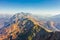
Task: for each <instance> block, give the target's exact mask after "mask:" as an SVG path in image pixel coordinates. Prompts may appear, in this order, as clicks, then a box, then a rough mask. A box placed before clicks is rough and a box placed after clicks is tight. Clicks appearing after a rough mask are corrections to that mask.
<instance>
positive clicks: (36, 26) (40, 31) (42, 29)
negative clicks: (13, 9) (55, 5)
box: [0, 12, 60, 40]
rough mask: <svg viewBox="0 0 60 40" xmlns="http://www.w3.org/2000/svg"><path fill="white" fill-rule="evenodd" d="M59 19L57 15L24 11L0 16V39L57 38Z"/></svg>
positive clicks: (59, 29) (59, 27)
mask: <svg viewBox="0 0 60 40" xmlns="http://www.w3.org/2000/svg"><path fill="white" fill-rule="evenodd" d="M5 16H6V15H5ZM59 19H60V17H59V15H56V16H52V17H49V18H48V17H47V18H46V17H45V18H44V17H42V16H35V15H32V14H30V13H24V12H21V13H16V14H15V15H13V16H6V17H3V19H1V17H0V20H4V21H1V24H3V27H1V28H0V40H59V39H60V38H59V37H60V35H59V33H60V24H59ZM5 20H6V21H5ZM2 22H3V23H2Z"/></svg>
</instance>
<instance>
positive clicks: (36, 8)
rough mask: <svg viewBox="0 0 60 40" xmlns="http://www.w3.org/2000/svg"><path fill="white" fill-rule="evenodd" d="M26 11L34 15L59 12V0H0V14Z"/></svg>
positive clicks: (50, 14)
mask: <svg viewBox="0 0 60 40" xmlns="http://www.w3.org/2000/svg"><path fill="white" fill-rule="evenodd" d="M18 12H28V13H32V14H35V15H42V16H52V15H57V14H60V1H59V0H0V14H1V13H3V14H9V13H10V14H15V13H18Z"/></svg>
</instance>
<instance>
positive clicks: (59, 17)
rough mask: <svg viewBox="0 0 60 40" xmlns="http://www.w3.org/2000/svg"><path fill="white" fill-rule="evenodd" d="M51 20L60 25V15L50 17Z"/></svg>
mask: <svg viewBox="0 0 60 40" xmlns="http://www.w3.org/2000/svg"><path fill="white" fill-rule="evenodd" d="M50 20H52V21H55V22H57V23H60V15H55V16H52V17H50Z"/></svg>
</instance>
